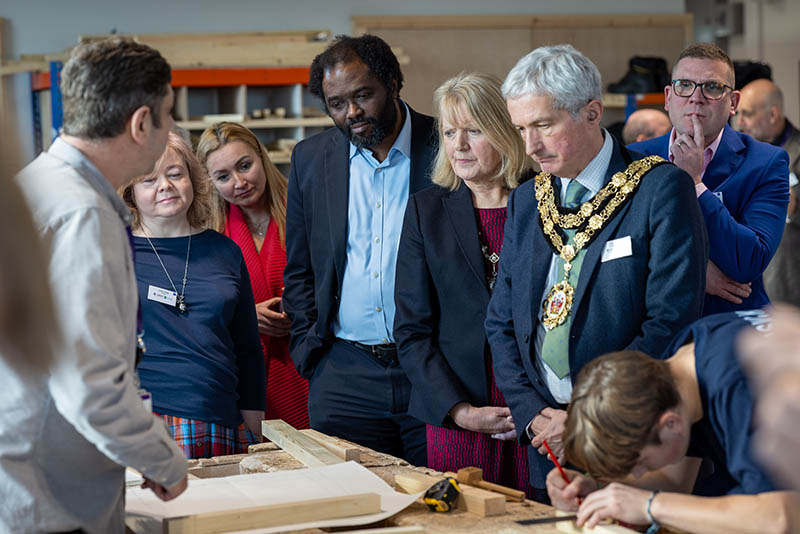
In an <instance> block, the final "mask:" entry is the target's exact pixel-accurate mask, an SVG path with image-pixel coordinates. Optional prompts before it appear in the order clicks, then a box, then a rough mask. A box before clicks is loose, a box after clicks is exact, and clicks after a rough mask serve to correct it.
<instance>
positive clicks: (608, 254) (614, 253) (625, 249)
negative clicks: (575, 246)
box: [600, 235, 633, 263]
mask: <svg viewBox="0 0 800 534" xmlns="http://www.w3.org/2000/svg"><path fill="white" fill-rule="evenodd" d="M631 254H633V248H632V247H631V236H629V235H626V236H625V237H620V238H619V239H612V240H611V241H608V242H606V246H605V248H604V249H603V255H602V256H601V257H600V262H601V263H602V262H606V261H611V260H616V259H617V258H624V257H625V256H630V255H631Z"/></svg>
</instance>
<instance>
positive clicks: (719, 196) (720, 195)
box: [713, 191, 724, 204]
mask: <svg viewBox="0 0 800 534" xmlns="http://www.w3.org/2000/svg"><path fill="white" fill-rule="evenodd" d="M713 193H714V196H715V197H717V198H718V199H719V201H720V202H722V203H723V204H724V201H723V200H722V191H714V192H713Z"/></svg>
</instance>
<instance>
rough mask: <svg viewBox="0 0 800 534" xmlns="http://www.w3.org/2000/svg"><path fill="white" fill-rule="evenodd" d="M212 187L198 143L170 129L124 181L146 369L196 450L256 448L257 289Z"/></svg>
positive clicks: (180, 436) (171, 420) (142, 369)
mask: <svg viewBox="0 0 800 534" xmlns="http://www.w3.org/2000/svg"><path fill="white" fill-rule="evenodd" d="M211 189H212V187H211V184H209V183H208V181H207V180H206V178H205V173H204V172H203V169H202V166H201V165H200V164H199V162H198V161H197V159H196V158H195V155H194V154H193V153H192V149H191V147H190V146H189V145H188V144H187V143H186V141H184V140H183V138H182V137H181V136H180V135H178V134H177V133H175V132H170V134H169V138H168V140H167V148H166V150H165V151H164V153H163V155H162V156H161V158H160V159H159V160H158V162H157V163H156V166H155V169H154V170H153V172H152V173H150V174H147V175H144V176H141V177H138V178H136V179H135V180H134V181H133V182H132V183H131V184H129V185H127V186H126V187H125V188H123V189H122V190H121V191H120V195H121V196H122V198H123V200H124V201H125V203H126V204H127V206H128V207H129V208H130V210H131V212H132V213H133V224H132V227H133V235H134V236H135V237H134V245H135V247H136V255H135V264H136V281H137V285H138V288H139V301H140V302H141V305H142V315H143V317H144V331H145V333H146V335H147V351H146V352H145V354H144V358H143V359H142V362H141V363H140V364H139V376H140V377H141V380H142V385H143V386H144V387H145V388H146V389H147V390H148V391H150V393H151V395H152V398H153V409H154V411H155V412H156V413H158V414H159V415H161V417H162V418H163V419H164V421H165V422H166V424H167V428H169V430H170V432H171V434H172V436H173V437H174V438H175V440H176V441H177V442H178V444H179V445H180V446H181V448H182V449H183V451H184V453H185V454H186V456H187V457H189V458H207V457H211V456H223V455H226V454H239V453H243V452H247V447H248V445H250V444H252V443H256V442H259V441H261V440H260V438H259V437H258V436H260V435H261V421H262V420H263V419H264V388H265V374H264V365H263V358H262V352H261V344H260V342H259V339H258V327H257V322H256V316H255V305H254V304H253V292H252V290H251V289H250V279H249V277H248V275H247V269H246V267H245V263H244V259H243V258H242V253H241V251H240V250H239V248H238V247H237V246H236V244H235V243H233V241H231V240H230V239H228V238H227V237H225V236H223V235H221V234H219V233H217V232H216V231H215V230H213V229H211V228H212V227H213V226H214V209H213V201H212V197H211ZM242 422H244V427H243V428H241V429H240V428H239V425H240V424H241V423H242Z"/></svg>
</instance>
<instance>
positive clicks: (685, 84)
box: [672, 80, 728, 100]
mask: <svg viewBox="0 0 800 534" xmlns="http://www.w3.org/2000/svg"><path fill="white" fill-rule="evenodd" d="M698 86H699V87H700V91H701V92H702V93H703V96H704V97H706V98H708V99H709V100H719V99H720V98H722V96H723V95H724V94H725V89H727V87H728V86H727V85H725V84H723V83H719V82H705V83H697V82H693V81H692V80H673V82H672V87H673V88H674V89H675V94H677V95H678V96H683V97H687V98H688V97H690V96H692V95H693V94H694V92H695V91H696V90H697V87H698Z"/></svg>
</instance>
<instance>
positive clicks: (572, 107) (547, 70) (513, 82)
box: [502, 45, 603, 116]
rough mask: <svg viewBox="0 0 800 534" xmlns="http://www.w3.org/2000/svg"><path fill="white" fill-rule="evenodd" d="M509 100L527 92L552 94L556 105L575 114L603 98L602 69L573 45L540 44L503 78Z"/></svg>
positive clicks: (543, 94)
mask: <svg viewBox="0 0 800 534" xmlns="http://www.w3.org/2000/svg"><path fill="white" fill-rule="evenodd" d="M502 91H503V98H505V99H506V100H508V99H513V98H519V97H521V96H525V95H535V96H549V97H550V98H552V99H553V105H554V106H555V108H556V109H566V110H567V111H569V113H570V115H572V116H575V115H576V114H577V113H578V111H579V110H580V109H582V108H583V107H584V106H585V105H586V104H588V103H589V101H591V100H601V99H602V97H603V83H602V80H601V78H600V71H599V70H597V67H596V66H595V64H594V63H592V62H591V61H590V60H589V58H587V57H586V56H584V55H583V54H581V53H580V52H579V51H578V50H576V49H575V47H573V46H572V45H555V46H540V47H539V48H537V49H535V50H534V51H533V52H531V53H530V54H528V55H527V56H525V57H523V58H522V59H520V60H519V61H517V64H516V65H514V68H512V69H511V71H510V72H509V73H508V76H506V81H505V82H503V87H502Z"/></svg>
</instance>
